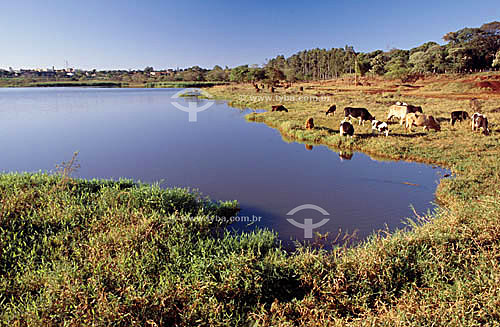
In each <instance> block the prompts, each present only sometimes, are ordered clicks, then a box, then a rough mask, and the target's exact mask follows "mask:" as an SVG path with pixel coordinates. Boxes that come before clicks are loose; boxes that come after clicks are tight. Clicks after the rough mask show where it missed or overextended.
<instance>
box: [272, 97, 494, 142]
mask: <svg viewBox="0 0 500 327" xmlns="http://www.w3.org/2000/svg"><path fill="white" fill-rule="evenodd" d="M336 110H337V106H336V105H332V106H330V107H329V108H328V110H327V111H326V115H327V116H331V115H335V111H336ZM272 111H284V112H288V109H286V108H285V107H284V106H283V105H277V106H272ZM450 115H451V118H450V123H451V125H452V126H454V125H455V123H456V122H461V121H467V120H468V119H469V117H470V116H469V114H468V113H467V112H466V111H453V112H451V114H450ZM393 118H396V119H399V123H400V125H403V123H404V127H405V129H406V131H411V129H412V127H413V126H416V127H423V129H424V130H430V129H433V130H435V131H440V130H441V126H440V124H439V122H438V121H437V120H436V119H435V118H434V117H433V116H431V115H426V114H424V112H423V110H422V107H420V106H413V105H410V104H407V103H404V102H396V103H395V104H394V105H392V106H390V107H389V113H388V115H387V122H383V121H379V120H376V119H375V117H374V116H373V115H372V114H370V112H369V111H368V110H367V109H366V108H353V107H345V108H344V119H343V120H342V121H341V122H340V128H339V130H340V135H342V136H349V137H352V136H353V135H354V126H353V125H352V124H351V119H358V120H359V125H364V123H365V121H370V122H371V129H372V133H373V132H378V133H382V134H385V136H388V135H389V125H388V122H389V121H392V119H393ZM470 119H471V124H472V130H473V131H476V130H482V132H483V134H484V135H489V133H490V130H489V128H488V118H486V116H485V115H483V114H481V113H478V112H476V113H474V114H473V115H472V116H471V117H470ZM312 128H314V121H313V118H308V119H307V121H306V129H312Z"/></svg>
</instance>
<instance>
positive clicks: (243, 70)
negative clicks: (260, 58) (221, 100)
mask: <svg viewBox="0 0 500 327" xmlns="http://www.w3.org/2000/svg"><path fill="white" fill-rule="evenodd" d="M248 72H249V70H248V65H242V66H238V67H235V68H233V69H231V73H230V74H229V80H230V81H231V82H238V83H242V82H245V81H246V78H247V74H248Z"/></svg>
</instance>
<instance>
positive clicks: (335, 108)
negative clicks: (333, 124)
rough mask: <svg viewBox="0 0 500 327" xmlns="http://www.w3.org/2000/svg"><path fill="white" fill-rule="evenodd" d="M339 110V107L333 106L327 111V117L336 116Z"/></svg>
mask: <svg viewBox="0 0 500 327" xmlns="http://www.w3.org/2000/svg"><path fill="white" fill-rule="evenodd" d="M336 110H337V106H336V105H332V106H330V108H328V110H327V111H326V115H327V116H330V115H335V111H336Z"/></svg>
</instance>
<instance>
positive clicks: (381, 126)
mask: <svg viewBox="0 0 500 327" xmlns="http://www.w3.org/2000/svg"><path fill="white" fill-rule="evenodd" d="M373 131H377V132H379V133H384V134H385V136H386V137H387V136H388V135H389V126H387V123H384V122H382V121H378V120H372V133H373Z"/></svg>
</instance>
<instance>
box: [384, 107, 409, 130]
mask: <svg viewBox="0 0 500 327" xmlns="http://www.w3.org/2000/svg"><path fill="white" fill-rule="evenodd" d="M407 109H408V108H407V107H406V106H401V105H398V104H395V105H392V106H390V107H389V113H388V114H387V121H390V120H392V118H399V124H400V125H403V121H404V119H405V117H406V110H407Z"/></svg>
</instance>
